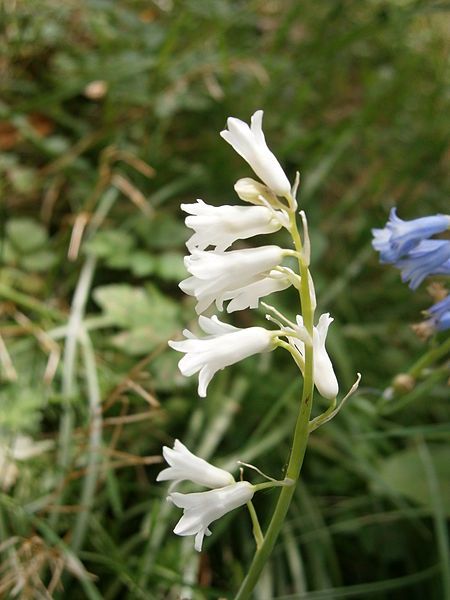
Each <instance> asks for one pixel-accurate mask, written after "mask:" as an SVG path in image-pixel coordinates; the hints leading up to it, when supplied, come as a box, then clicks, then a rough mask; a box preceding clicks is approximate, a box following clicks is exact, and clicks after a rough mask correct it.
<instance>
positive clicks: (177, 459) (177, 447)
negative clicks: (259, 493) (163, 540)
mask: <svg viewBox="0 0 450 600" xmlns="http://www.w3.org/2000/svg"><path fill="white" fill-rule="evenodd" d="M163 456H164V458H165V460H166V461H167V463H168V464H169V467H168V468H166V469H164V470H163V471H161V473H160V474H159V475H158V477H157V479H156V481H173V482H179V481H186V480H187V481H191V482H193V483H196V484H198V485H201V486H204V487H207V488H210V490H209V491H208V492H194V493H191V494H181V493H180V492H172V493H170V494H169V496H168V497H167V499H168V500H169V501H170V502H172V503H173V504H175V506H178V508H182V509H183V510H184V513H183V516H182V517H181V519H180V520H179V521H178V523H177V525H176V527H175V529H174V533H176V534H177V535H182V536H184V535H195V549H196V550H197V551H198V552H200V550H201V549H202V545H203V538H204V537H205V535H206V536H208V535H211V531H210V529H209V526H210V524H211V523H212V522H213V521H216V520H217V519H220V517H223V516H224V515H225V514H227V513H228V512H230V511H232V510H233V509H235V508H238V507H239V506H242V505H244V504H246V503H247V502H249V501H250V500H251V499H252V498H253V494H254V493H255V488H254V486H253V485H252V484H251V483H249V482H248V481H239V482H236V481H235V480H234V477H233V476H232V475H231V473H229V472H228V471H225V470H223V469H219V468H218V467H214V466H213V465H211V464H210V463H208V462H206V460H203V459H202V458H199V457H198V456H196V455H195V454H192V452H190V451H189V450H188V449H187V448H186V446H184V445H183V444H182V443H181V442H180V441H179V440H175V444H174V447H173V448H168V447H167V446H164V448H163Z"/></svg>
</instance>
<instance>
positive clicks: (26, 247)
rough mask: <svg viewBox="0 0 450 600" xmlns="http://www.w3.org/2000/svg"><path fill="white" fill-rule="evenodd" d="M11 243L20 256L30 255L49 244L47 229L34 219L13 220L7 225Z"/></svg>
mask: <svg viewBox="0 0 450 600" xmlns="http://www.w3.org/2000/svg"><path fill="white" fill-rule="evenodd" d="M6 234H7V236H8V239H9V241H10V242H11V244H12V245H13V246H14V248H15V249H16V250H17V251H18V252H19V253H20V254H29V253H30V252H34V251H35V250H38V249H39V248H42V246H44V244H45V243H46V242H47V237H48V236H47V232H46V230H45V228H44V227H43V226H42V225H41V224H40V223H37V222H36V221H33V220H32V219H27V218H22V219H11V220H10V221H8V223H7V225H6Z"/></svg>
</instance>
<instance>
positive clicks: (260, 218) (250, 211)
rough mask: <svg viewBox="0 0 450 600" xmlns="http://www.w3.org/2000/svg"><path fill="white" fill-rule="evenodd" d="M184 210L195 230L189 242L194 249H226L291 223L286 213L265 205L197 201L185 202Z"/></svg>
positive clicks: (187, 243) (188, 223)
mask: <svg viewBox="0 0 450 600" xmlns="http://www.w3.org/2000/svg"><path fill="white" fill-rule="evenodd" d="M181 209H182V210H184V212H187V213H189V215H190V216H188V217H186V220H185V223H186V226H187V227H189V228H191V229H193V230H194V234H193V235H192V236H191V238H190V239H189V240H188V241H187V242H186V246H187V248H188V250H189V251H190V252H192V251H193V250H195V249H198V250H204V249H205V248H207V247H208V246H215V249H216V250H217V251H218V252H223V251H224V250H226V249H227V248H228V247H229V246H231V244H232V243H233V242H235V241H236V240H245V239H247V238H250V237H253V236H255V235H261V234H267V233H273V232H275V231H278V230H279V229H281V227H282V224H285V225H287V223H288V217H287V215H286V214H285V213H283V212H282V211H275V210H271V209H270V208H266V207H265V206H227V205H225V206H211V205H209V204H206V202H203V200H197V202H196V203H194V204H182V205H181Z"/></svg>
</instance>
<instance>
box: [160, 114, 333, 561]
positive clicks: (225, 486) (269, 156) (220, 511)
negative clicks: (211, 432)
mask: <svg viewBox="0 0 450 600" xmlns="http://www.w3.org/2000/svg"><path fill="white" fill-rule="evenodd" d="M262 117H263V112H262V111H261V110H259V111H257V112H256V113H255V114H254V115H253V116H252V118H251V124H250V126H249V125H247V123H244V122H243V121H240V120H239V119H236V118H229V119H228V121H227V129H226V130H224V131H222V132H221V136H222V138H223V139H225V140H226V141H227V142H228V143H229V144H230V145H231V146H232V147H233V148H234V150H236V152H237V153H238V154H240V155H241V156H242V157H243V158H244V159H245V160H246V161H247V163H248V164H249V165H250V166H251V167H252V169H253V171H254V172H255V173H256V175H257V176H258V177H259V179H260V180H261V181H256V180H254V179H251V178H248V177H247V178H244V179H240V180H239V181H238V182H237V183H236V184H235V186H234V189H235V191H236V193H237V195H238V196H239V198H240V199H241V200H243V201H244V202H246V203H248V204H249V205H250V206H234V205H225V206H219V207H218V206H212V205H208V204H206V203H205V202H204V201H203V200H197V201H196V202H195V203H192V204H182V205H181V208H182V210H183V211H184V212H186V213H187V215H188V216H187V217H186V221H185V222H186V226H187V227H189V228H190V229H192V230H193V234H192V236H191V237H190V239H189V240H188V242H187V243H186V246H187V248H188V251H189V255H188V256H186V257H185V261H184V262H185V266H186V269H187V271H188V273H189V277H187V278H186V279H184V281H182V282H181V283H180V288H181V289H182V290H183V291H184V292H185V293H186V294H188V295H190V296H193V297H194V298H195V299H196V301H197V304H196V312H197V314H198V315H199V318H198V324H199V327H200V329H201V330H202V331H203V333H204V335H202V336H197V335H195V334H194V333H192V332H191V331H189V330H187V329H186V330H184V332H183V334H184V337H185V339H183V340H171V341H170V342H169V345H170V346H171V347H172V348H174V349H175V350H178V351H179V352H183V353H184V356H183V358H181V360H180V362H179V369H180V371H181V373H182V374H183V375H186V376H191V375H194V374H196V373H198V374H199V381H198V394H199V396H201V397H205V396H206V395H207V390H208V385H209V383H210V382H211V380H212V378H213V377H214V375H215V374H216V373H217V372H218V371H219V370H221V369H224V368H225V367H227V366H230V365H233V364H234V363H236V362H238V361H240V360H243V359H245V358H247V357H249V356H252V355H254V354H259V353H264V352H269V351H272V350H274V349H275V348H276V347H278V346H279V347H283V348H285V349H287V350H288V351H289V352H290V353H291V354H292V356H293V358H294V360H295V362H296V363H297V365H298V367H299V369H300V370H301V371H302V373H304V374H305V379H306V372H307V371H308V373H309V375H308V377H309V384H308V385H309V386H310V389H311V391H312V387H313V384H314V385H315V387H316V388H317V390H318V391H319V393H320V394H322V396H324V397H325V398H327V399H330V400H331V401H332V403H334V404H333V405H332V407H334V406H335V403H336V396H337V393H338V383H337V379H336V376H335V374H334V370H333V365H332V363H331V360H330V358H329V356H328V354H327V351H326V348H325V341H326V336H327V332H328V328H329V326H330V324H331V322H332V321H333V319H332V318H331V317H330V315H329V314H328V313H326V314H323V315H322V316H321V317H320V318H319V321H318V323H317V326H314V324H313V323H314V322H313V315H314V309H315V306H316V299H315V294H314V285H313V282H312V278H311V275H310V273H309V269H308V267H309V254H310V244H309V236H308V229H307V222H306V217H305V214H304V213H303V212H301V213H300V214H301V217H302V224H303V242H301V240H300V234H299V232H298V229H297V224H296V210H297V203H296V200H295V193H296V188H297V186H298V178H297V179H296V183H295V184H294V186H293V188H291V184H290V183H289V180H288V178H287V177H286V174H285V173H284V171H283V169H282V167H281V165H280V163H279V162H278V160H277V158H276V157H275V156H274V154H273V153H272V152H271V151H270V149H269V148H268V146H267V143H266V140H265V136H264V133H263V130H262ZM282 228H285V229H286V230H287V231H288V232H289V233H290V234H291V237H292V239H293V241H294V246H295V250H293V249H285V248H281V247H279V246H276V245H273V244H270V245H264V246H260V247H258V248H237V249H236V248H232V246H233V244H234V243H235V242H237V241H239V240H248V239H249V238H251V237H253V236H256V235H268V234H271V233H274V232H276V231H279V230H280V229H282ZM287 256H295V257H296V258H297V260H298V264H299V271H300V272H299V273H295V272H294V271H293V270H291V269H290V268H288V267H287V266H285V265H283V261H284V259H285V257H287ZM305 284H306V285H305ZM291 285H293V286H295V287H296V288H297V289H298V290H299V293H300V297H301V299H302V300H301V303H302V308H303V305H304V304H305V305H306V306H307V314H308V317H307V319H306V323H304V320H303V317H302V316H300V315H298V316H297V317H296V321H295V323H293V322H291V321H289V320H288V319H286V317H284V316H283V315H282V314H281V313H279V312H278V311H277V310H276V309H274V308H272V307H268V309H269V310H270V311H271V312H272V313H273V314H271V315H268V316H267V317H268V319H269V320H271V321H272V322H274V323H276V324H277V325H279V329H277V330H269V329H265V328H264V327H257V326H255V327H248V328H244V329H242V328H238V327H234V326H232V325H229V324H227V323H224V322H223V321H221V320H219V319H218V318H217V316H215V315H214V316H212V317H206V316H205V315H203V314H202V313H203V312H204V311H205V310H207V309H208V308H209V307H211V306H212V305H215V307H216V308H217V310H219V311H222V310H223V308H224V305H225V304H226V310H227V312H228V313H232V312H234V311H238V310H244V309H247V308H257V307H258V305H259V303H260V300H261V298H264V297H265V296H267V295H269V294H272V293H274V292H279V291H282V290H284V289H286V288H288V287H289V286H291ZM302 290H303V292H302ZM305 290H307V291H306V292H305ZM333 414H334V413H333ZM163 454H164V458H165V459H166V461H167V462H168V463H169V465H170V467H169V468H167V469H164V470H163V471H162V472H161V473H160V474H159V477H158V481H166V480H171V481H181V480H185V479H187V480H190V481H192V482H194V483H197V484H199V485H203V486H206V487H209V488H211V489H210V490H209V491H206V492H196V493H193V494H180V493H177V492H172V493H171V494H170V495H169V500H170V501H171V502H173V503H174V504H175V505H176V506H178V507H179V508H183V509H184V514H183V516H182V518H181V520H180V521H179V522H178V524H177V526H176V527H175V529H174V532H175V533H177V534H179V535H194V534H195V536H196V538H195V548H196V549H197V550H200V549H201V547H202V542H203V538H204V536H205V535H209V534H210V531H209V528H208V527H209V524H210V523H211V522H212V521H214V520H216V519H218V518H219V517H221V516H222V515H224V514H225V513H227V512H229V511H230V510H232V509H234V508H237V507H238V506H242V505H243V504H246V503H248V502H249V501H250V500H251V498H252V496H253V494H254V492H255V491H256V490H257V489H259V488H258V485H256V486H252V485H251V484H250V483H249V482H247V481H240V482H235V481H234V479H233V477H232V476H231V475H230V474H229V473H227V472H226V471H223V470H221V469H217V468H216V467H213V466H211V465H210V464H208V463H206V462H205V461H203V460H202V459H200V458H198V457H196V456H195V455H193V454H192V453H190V452H189V450H187V448H186V447H185V446H183V444H181V442H179V441H178V440H177V441H176V442H175V446H174V448H173V449H170V448H167V447H166V448H164V450H163ZM279 483H280V482H278V484H279ZM259 485H260V486H261V485H263V486H264V485H277V483H275V484H273V483H270V484H266V483H265V484H259Z"/></svg>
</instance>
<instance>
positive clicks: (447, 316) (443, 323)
mask: <svg viewBox="0 0 450 600" xmlns="http://www.w3.org/2000/svg"><path fill="white" fill-rule="evenodd" d="M427 313H428V315H430V317H431V318H430V319H429V321H428V323H429V324H430V325H431V326H432V327H433V329H435V330H436V331H444V330H445V329H450V295H448V296H446V297H445V298H444V299H443V300H441V301H440V302H438V303H437V304H433V306H432V307H431V308H429V309H428V310H427Z"/></svg>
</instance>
